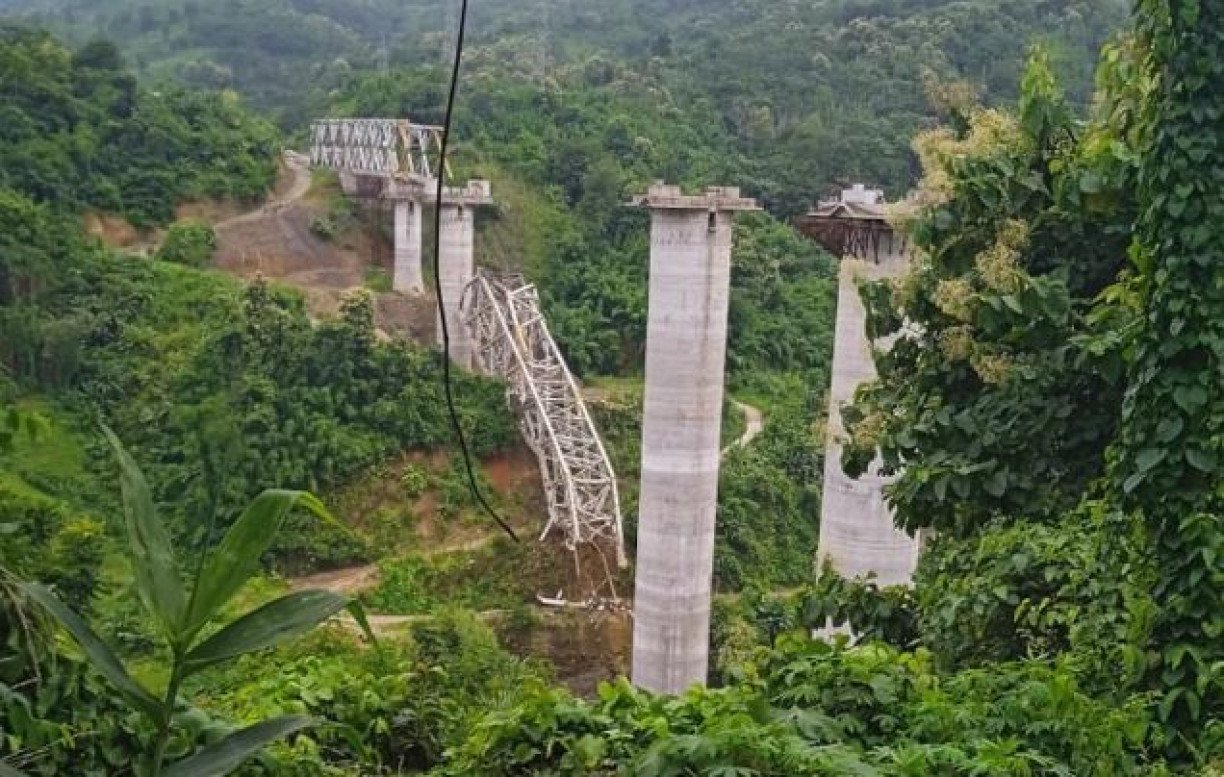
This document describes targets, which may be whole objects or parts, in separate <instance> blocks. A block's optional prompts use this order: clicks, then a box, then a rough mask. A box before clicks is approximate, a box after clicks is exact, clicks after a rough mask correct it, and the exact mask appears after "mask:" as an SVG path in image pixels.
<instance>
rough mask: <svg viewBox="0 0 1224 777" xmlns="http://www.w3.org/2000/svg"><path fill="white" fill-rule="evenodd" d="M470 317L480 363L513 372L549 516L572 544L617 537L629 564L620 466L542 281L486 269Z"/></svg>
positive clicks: (495, 371) (473, 292)
mask: <svg viewBox="0 0 1224 777" xmlns="http://www.w3.org/2000/svg"><path fill="white" fill-rule="evenodd" d="M461 310H462V315H463V319H464V323H466V324H467V325H468V326H469V327H470V328H471V330H472V333H473V336H474V338H475V342H476V359H477V363H478V364H479V365H480V367H481V369H483V370H485V371H486V372H487V373H489V374H491V375H497V376H499V377H502V378H504V379H505V380H506V382H507V384H508V387H507V390H506V396H507V400H508V401H509V403H510V405H511V406H512V407H513V409H514V410H515V412H516V414H517V415H518V417H519V424H520V426H521V428H522V431H523V437H524V439H525V440H526V442H527V445H528V447H530V448H531V450H532V452H533V453H535V455H536V458H537V460H538V461H539V463H540V472H541V474H542V476H543V480H544V494H545V498H546V500H547V503H548V524H547V525H546V526H545V527H544V531H543V532H542V533H541V535H540V539H544V538H545V537H547V536H548V535H549V533H550V532H552V531H554V530H556V531H559V532H561V533H562V535H563V536H564V538H565V543H566V545H567V546H568V547H570V548H571V549H576V548H577V547H578V546H579V545H582V544H593V545H595V546H596V547H599V546H601V545H602V546H604V547H606V543H611V544H612V545H613V546H614V548H615V550H616V559H617V563H618V565H620V566H622V567H623V566H625V564H626V563H627V561H626V557H625V543H624V535H623V528H622V524H621V510H620V495H619V493H618V490H617V485H616V473H615V472H613V470H612V462H611V461H610V460H609V459H608V453H607V451H606V450H605V449H604V445H603V441H602V440H601V439H600V437H599V432H598V431H597V430H596V428H595V424H594V422H593V421H592V420H591V415H590V413H589V412H588V411H587V407H586V403H585V402H583V400H582V392H581V390H580V388H579V386H578V382H577V381H576V380H575V379H574V376H573V374H572V373H570V371H569V367H568V366H566V364H565V360H564V359H563V358H562V356H561V351H560V349H559V348H558V347H557V343H556V341H554V340H553V337H552V334H551V333H550V332H549V330H548V323H547V322H546V321H545V320H544V316H543V314H542V313H541V311H540V299H539V295H538V294H537V292H536V288H535V286H533V285H531V284H528V283H526V282H525V281H524V279H523V278H522V276H518V275H507V276H496V275H493V274H491V273H488V272H486V271H483V270H481V271H479V272H477V274H476V277H475V278H474V279H473V280H472V282H471V283H470V284H468V287H467V289H465V291H464V295H463V303H462V308H461Z"/></svg>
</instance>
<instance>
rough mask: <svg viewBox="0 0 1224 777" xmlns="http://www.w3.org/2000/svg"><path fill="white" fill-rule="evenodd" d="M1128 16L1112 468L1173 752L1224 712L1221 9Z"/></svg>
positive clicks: (1205, 1) (1184, 8)
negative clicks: (1138, 548)
mask: <svg viewBox="0 0 1224 777" xmlns="http://www.w3.org/2000/svg"><path fill="white" fill-rule="evenodd" d="M1139 9H1140V13H1139V14H1138V27H1137V31H1138V33H1139V35H1140V37H1141V39H1142V41H1143V42H1144V44H1145V46H1146V49H1147V59H1146V61H1145V63H1144V64H1145V65H1146V67H1147V70H1148V75H1149V78H1150V79H1151V83H1152V91H1151V95H1150V99H1149V100H1148V101H1147V103H1146V104H1145V105H1144V109H1143V113H1142V119H1141V121H1142V124H1143V128H1144V131H1145V136H1144V146H1143V148H1142V154H1141V162H1140V165H1139V175H1138V186H1139V200H1140V205H1141V212H1140V215H1139V218H1138V220H1137V222H1136V229H1135V242H1134V245H1133V248H1132V251H1131V255H1132V257H1133V258H1134V260H1135V263H1136V265H1137V266H1138V268H1139V270H1140V272H1141V273H1142V275H1143V291H1144V294H1145V296H1144V322H1143V331H1142V334H1141V335H1140V337H1139V339H1138V342H1137V344H1136V350H1135V357H1134V361H1133V363H1132V364H1131V367H1130V370H1129V374H1128V377H1129V383H1128V386H1127V391H1126V396H1125V400H1124V402H1123V405H1122V421H1121V433H1120V435H1119V438H1118V442H1117V444H1116V445H1115V446H1114V448H1113V450H1112V461H1111V469H1112V475H1113V477H1114V480H1115V481H1116V484H1117V485H1118V486H1119V487H1120V489H1121V493H1122V495H1123V500H1124V501H1125V502H1126V503H1127V504H1129V505H1132V506H1133V507H1135V508H1137V509H1139V510H1142V511H1143V514H1144V515H1145V517H1146V520H1147V523H1148V526H1149V531H1150V532H1151V537H1152V548H1153V550H1154V552H1155V553H1156V554H1157V556H1158V564H1157V566H1158V568H1159V570H1160V573H1159V578H1158V580H1157V583H1156V586H1155V589H1154V593H1155V597H1156V599H1157V602H1158V603H1159V605H1160V610H1159V611H1160V617H1159V620H1158V622H1157V624H1156V630H1155V633H1154V636H1153V648H1154V649H1153V650H1152V651H1151V654H1150V655H1151V663H1150V667H1149V669H1150V677H1151V680H1152V682H1153V684H1154V685H1155V686H1156V688H1157V689H1158V690H1159V691H1160V693H1161V694H1162V698H1161V702H1160V705H1159V716H1160V719H1161V720H1162V721H1163V722H1164V723H1166V724H1167V730H1168V732H1169V734H1170V737H1174V732H1177V734H1176V738H1174V739H1173V740H1172V741H1171V742H1170V746H1171V749H1172V750H1174V751H1175V752H1184V751H1185V750H1187V749H1193V748H1194V746H1195V744H1194V737H1195V735H1196V733H1198V732H1199V731H1200V730H1201V729H1202V727H1203V726H1204V725H1205V724H1206V723H1207V722H1208V721H1213V720H1214V721H1216V722H1217V725H1218V721H1219V718H1220V717H1221V715H1222V714H1224V672H1222V671H1221V667H1222V666H1224V230H1221V229H1220V225H1221V224H1222V223H1224V36H1222V35H1221V28H1222V25H1224V2H1221V0H1178V2H1170V1H1169V0H1141V2H1140V3H1139ZM1215 734H1216V737H1217V739H1218V738H1220V737H1219V735H1220V732H1219V730H1218V727H1217V730H1216V732H1215ZM1202 744H1206V743H1202ZM1217 744H1219V743H1218V742H1217Z"/></svg>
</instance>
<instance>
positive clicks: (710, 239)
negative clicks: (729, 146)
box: [633, 185, 755, 693]
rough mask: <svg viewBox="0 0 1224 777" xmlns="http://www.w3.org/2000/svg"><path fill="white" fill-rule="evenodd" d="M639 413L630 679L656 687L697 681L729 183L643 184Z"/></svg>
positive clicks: (677, 688)
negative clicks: (691, 189) (646, 272)
mask: <svg viewBox="0 0 1224 777" xmlns="http://www.w3.org/2000/svg"><path fill="white" fill-rule="evenodd" d="M638 203H639V204H642V205H645V206H646V207H648V208H650V209H651V231H650V232H651V236H650V286H649V303H648V307H649V311H648V317H647V330H646V391H645V409H644V416H643V421H642V475H641V477H642V483H641V495H640V499H639V521H638V544H637V570H636V592H635V595H634V630H633V682H634V683H635V684H637V685H639V686H641V687H643V688H648V689H650V690H654V691H660V692H664V693H680V692H681V691H683V690H685V689H686V688H687V687H688V686H690V685H693V684H695V683H704V682H705V680H706V674H707V669H708V663H709V655H708V652H709V629H710V589H711V583H712V577H713V559H714V520H715V508H716V504H717V498H718V467H719V454H720V451H719V433H720V425H721V420H722V419H721V415H722V402H723V371H724V366H725V361H726V343H727V309H728V301H729V287H730V280H731V237H732V221H733V218H734V211H735V210H745V209H749V208H753V207H755V203H753V202H752V201H751V200H744V199H741V198H740V197H739V192H738V190H730V189H728V190H709V191H707V193H706V195H704V196H700V197H685V196H683V195H681V193H680V190H679V189H678V188H677V187H667V186H661V185H660V186H654V187H651V190H650V194H649V195H647V196H646V197H645V198H642V199H640V200H638Z"/></svg>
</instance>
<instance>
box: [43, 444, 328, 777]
mask: <svg viewBox="0 0 1224 777" xmlns="http://www.w3.org/2000/svg"><path fill="white" fill-rule="evenodd" d="M107 437H108V440H109V441H110V443H111V445H112V447H113V449H114V452H115V455H116V457H117V458H118V460H119V468H120V476H121V484H122V491H123V503H124V525H125V528H126V532H125V533H126V538H127V545H128V551H129V554H130V556H129V557H130V559H131V561H132V571H133V572H134V575H135V579H136V589H137V592H138V593H139V595H140V598H141V601H142V602H143V603H144V605H145V607H146V609H147V610H148V612H149V615H150V616H152V618H153V620H154V621H155V622H156V623H157V624H158V630H159V632H160V636H161V638H162V639H163V640H164V642H165V643H166V645H167V646H168V647H169V649H170V652H171V656H172V660H171V666H170V679H169V681H168V683H167V686H166V689H165V697H164V700H159V699H157V698H155V696H154V695H153V694H152V693H151V692H150V691H149V690H148V689H146V688H145V687H144V686H143V685H142V684H141V683H139V682H138V681H136V680H135V679H133V677H132V676H131V674H130V673H129V671H128V669H127V668H126V667H125V666H124V665H123V663H122V662H121V661H120V659H119V658H118V657H117V656H116V655H115V654H114V652H112V650H111V649H110V648H109V647H108V646H107V645H106V644H105V643H104V642H103V641H102V640H101V639H99V638H98V636H97V635H96V634H94V632H93V630H92V629H91V628H90V626H89V624H88V623H86V622H85V621H84V620H83V619H82V618H81V617H80V616H79V615H77V614H76V613H75V612H73V611H72V610H71V609H70V608H68V607H67V606H65V605H64V604H63V602H61V601H60V599H59V598H58V597H57V596H56V595H55V594H53V593H52V592H51V590H50V589H48V588H46V587H44V586H42V585H40V584H37V583H26V584H23V585H21V586H20V589H21V592H22V593H23V594H24V595H25V596H26V597H28V598H29V599H30V600H31V601H32V602H34V603H36V604H38V605H39V606H41V607H42V608H44V609H45V610H46V611H47V612H48V613H49V614H50V615H51V616H53V617H54V618H55V620H56V621H58V622H59V624H60V625H61V626H63V627H64V629H65V630H66V631H68V632H69V634H71V635H72V637H73V639H75V640H76V642H77V643H78V645H79V646H80V647H81V649H82V651H83V652H84V654H85V657H86V658H87V659H88V660H89V663H90V664H91V665H92V666H93V668H94V669H95V670H96V671H97V672H98V673H99V674H101V675H102V676H103V677H104V678H106V680H107V681H108V682H109V683H110V684H111V686H112V687H113V688H114V689H115V690H116V691H117V692H118V693H119V695H120V696H122V697H123V699H124V700H125V701H126V702H127V703H128V704H130V705H131V707H132V708H133V709H135V710H137V711H139V712H140V713H141V714H142V715H144V716H145V718H146V719H147V720H148V721H149V723H151V724H152V726H153V727H154V729H155V731H156V736H155V739H154V741H153V744H152V747H151V748H150V749H149V750H148V752H147V753H146V754H145V755H146V758H144V759H143V760H142V764H141V768H142V770H143V771H145V772H147V773H148V774H150V775H162V774H165V775H223V774H228V773H229V772H230V771H231V770H232V769H233V768H234V767H236V766H237V765H238V764H239V763H241V762H242V761H243V760H245V759H246V758H248V757H249V756H250V755H252V754H253V753H255V752H256V751H258V750H259V749H260V748H262V747H263V746H264V745H266V744H267V743H268V742H270V741H272V740H275V739H279V738H281V737H283V736H286V735H288V734H290V733H293V732H295V731H298V730H300V729H302V728H304V727H306V726H309V725H312V723H313V721H312V719H311V718H308V717H304V716H283V717H279V718H274V719H269V720H265V721H261V722H259V723H255V724H253V725H251V726H248V727H246V728H243V729H240V730H237V731H234V732H233V733H231V734H229V735H228V736H226V737H225V738H223V739H220V740H218V741H216V742H212V743H210V744H208V745H206V746H205V747H203V748H201V749H199V750H197V751H196V752H194V753H188V754H186V755H185V757H182V758H180V759H178V760H176V761H175V762H174V763H173V764H170V765H169V766H166V757H167V747H168V746H169V744H170V742H171V734H172V727H173V726H175V725H176V714H177V711H178V706H177V705H178V694H179V690H180V684H181V682H182V681H183V679H184V678H186V677H188V676H190V675H192V674H194V673H196V672H198V671H200V670H201V669H203V668H205V667H207V666H210V665H212V664H215V663H219V662H223V661H226V660H229V659H231V658H234V657H236V656H239V655H242V654H244V653H250V652H254V651H257V650H262V649H264V648H268V647H272V646H275V645H277V644H279V643H281V642H284V641H286V640H288V639H291V638H293V637H295V636H298V635H300V634H302V633H304V632H305V631H308V630H309V629H311V628H313V627H314V626H315V625H317V624H318V623H320V622H322V621H323V620H325V619H327V618H328V617H330V616H332V615H334V614H335V613H336V612H338V611H339V610H341V609H343V608H344V607H345V606H346V605H348V604H349V603H348V601H347V600H346V599H345V598H344V597H341V596H339V595H337V594H333V593H330V592H326V591H302V592H298V593H296V594H289V595H288V596H285V597H282V598H281V599H278V600H276V601H273V602H271V603H269V604H266V605H264V606H263V607H261V608H259V609H257V610H255V611H253V612H250V613H248V614H246V615H244V616H242V617H240V618H238V619H236V620H234V621H231V622H229V623H227V624H219V630H217V631H216V632H215V633H212V634H210V635H207V636H204V637H203V638H201V634H202V632H203V631H204V630H205V629H206V627H208V626H209V625H210V624H212V623H213V622H214V621H215V620H216V619H217V617H218V615H219V610H220V608H221V607H222V605H224V604H225V603H226V602H227V601H228V600H229V599H230V598H231V597H233V595H234V594H235V593H237V591H238V589H239V588H241V587H242V586H243V584H244V583H245V582H246V581H247V579H248V578H249V577H250V576H251V574H252V573H253V572H254V571H255V570H256V568H257V566H258V563H259V558H260V556H261V554H262V553H263V551H264V550H265V549H266V548H267V547H268V546H269V545H270V544H271V542H272V538H273V536H274V535H275V534H276V531H277V530H278V529H279V527H280V523H281V520H282V519H283V517H284V515H285V514H286V513H287V512H288V511H289V509H290V508H291V507H293V506H294V505H295V504H297V503H301V504H303V505H304V506H306V507H308V508H309V509H311V510H312V511H314V512H316V513H317V514H319V515H320V516H323V517H327V514H326V511H325V510H324V508H323V506H322V505H321V504H320V503H319V502H318V500H316V499H315V498H314V497H312V496H310V495H309V494H302V493H296V492H288V491H268V492H265V493H264V494H262V495H261V496H260V497H259V498H258V499H256V500H255V501H254V502H253V503H252V504H251V506H250V507H249V508H248V509H247V511H246V512H245V513H244V514H243V516H242V517H241V518H240V519H239V520H238V522H237V523H235V524H234V526H233V528H231V530H230V531H229V532H228V533H227V535H226V537H225V538H224V539H223V540H222V542H221V543H220V545H219V546H218V547H217V548H216V549H215V550H214V551H213V552H212V553H210V554H208V555H206V556H205V557H203V558H202V559H201V562H200V565H199V567H198V568H197V573H196V575H195V579H194V585H193V586H192V588H191V591H190V593H188V592H187V591H186V590H185V589H184V588H183V585H182V580H181V578H180V575H179V570H178V562H177V561H176V559H175V557H174V554H173V552H172V551H171V549H170V542H169V537H168V535H167V533H166V530H165V527H164V526H163V525H162V523H161V522H160V521H159V519H158V518H157V515H156V513H155V508H154V504H153V496H152V493H151V491H150V490H149V487H148V484H147V483H146V482H145V480H144V476H143V474H142V473H141V472H140V470H139V469H138V468H137V467H136V465H135V462H133V461H132V459H131V457H130V456H129V455H128V453H127V451H125V450H124V448H123V446H122V445H120V444H119V441H118V440H117V438H115V437H114V435H112V434H110V432H109V430H107Z"/></svg>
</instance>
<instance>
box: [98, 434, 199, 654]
mask: <svg viewBox="0 0 1224 777" xmlns="http://www.w3.org/2000/svg"><path fill="white" fill-rule="evenodd" d="M102 433H103V434H104V435H106V439H107V441H108V442H109V443H110V445H111V448H113V449H114V451H115V457H116V458H117V459H118V460H119V471H120V484H121V486H122V489H123V522H124V526H125V527H126V529H127V539H128V548H129V550H130V551H131V553H132V571H133V573H134V574H135V576H136V590H137V592H138V593H139V594H140V598H141V600H142V601H143V602H144V604H145V607H146V608H148V610H149V612H150V613H151V614H152V615H153V617H154V619H155V620H157V621H159V622H160V623H161V624H162V625H163V626H164V628H165V631H166V634H167V635H169V636H171V637H172V638H176V637H177V636H178V634H179V630H180V628H181V626H182V622H183V610H184V607H185V597H184V595H183V581H182V579H181V578H180V577H179V573H178V566H177V565H176V564H175V562H174V554H173V553H172V552H171V551H170V538H169V537H168V536H167V534H166V528H165V527H164V526H162V524H161V522H160V521H159V520H158V519H157V513H156V511H155V510H154V508H153V494H152V493H151V492H150V491H149V484H148V483H147V482H145V478H144V475H143V474H142V473H141V472H140V468H139V467H137V466H136V462H135V461H134V460H133V459H132V457H131V456H130V455H129V454H128V452H127V450H125V449H124V447H123V443H121V442H119V438H118V437H116V436H115V433H114V432H112V431H111V430H110V428H109V427H107V426H103V427H102Z"/></svg>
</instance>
